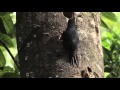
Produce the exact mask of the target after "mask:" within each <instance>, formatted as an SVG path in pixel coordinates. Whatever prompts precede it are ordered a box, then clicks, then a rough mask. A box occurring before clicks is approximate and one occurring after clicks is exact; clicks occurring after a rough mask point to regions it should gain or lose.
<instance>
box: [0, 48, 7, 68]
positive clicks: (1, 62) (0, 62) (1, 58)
mask: <svg viewBox="0 0 120 90" xmlns="http://www.w3.org/2000/svg"><path fill="white" fill-rule="evenodd" d="M5 64H6V60H5V57H4V55H3V53H2V50H0V68H2V67H4V66H5Z"/></svg>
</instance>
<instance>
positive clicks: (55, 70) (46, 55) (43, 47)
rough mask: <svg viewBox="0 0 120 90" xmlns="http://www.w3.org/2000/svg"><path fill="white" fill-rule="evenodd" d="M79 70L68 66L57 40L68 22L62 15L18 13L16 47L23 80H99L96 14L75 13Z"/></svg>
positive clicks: (98, 21)
mask: <svg viewBox="0 0 120 90" xmlns="http://www.w3.org/2000/svg"><path fill="white" fill-rule="evenodd" d="M75 17H76V18H77V19H76V26H77V32H78V33H79V40H80V44H79V48H78V51H77V56H78V59H79V67H76V66H74V67H73V66H72V65H70V64H69V62H68V61H69V60H68V53H67V52H66V51H65V50H64V48H63V46H62V43H61V42H62V41H61V40H60V37H61V34H62V32H63V31H64V30H65V29H66V26H67V21H66V17H65V16H64V15H63V13H62V12H17V30H16V35H17V44H18V52H19V63H20V74H21V77H22V78H25V77H27V78H33V77H35V78H38V77H40V78H95V77H97V78H102V77H103V75H104V74H103V73H104V66H103V59H102V47H101V37H100V28H99V26H100V13H99V12H75Z"/></svg>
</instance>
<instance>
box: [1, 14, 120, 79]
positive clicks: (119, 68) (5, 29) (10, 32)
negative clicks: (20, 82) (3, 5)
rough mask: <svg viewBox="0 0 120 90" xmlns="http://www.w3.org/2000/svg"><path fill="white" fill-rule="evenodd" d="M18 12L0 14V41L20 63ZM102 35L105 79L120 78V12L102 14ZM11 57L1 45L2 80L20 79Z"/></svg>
mask: <svg viewBox="0 0 120 90" xmlns="http://www.w3.org/2000/svg"><path fill="white" fill-rule="evenodd" d="M15 25H16V12H0V40H1V41H2V42H4V43H5V44H6V46H7V47H8V48H9V50H10V51H11V53H12V55H13V56H14V57H15V59H16V60H17V62H19V61H18V56H17V53H18V52H17V44H16V36H15V31H16V30H15V29H16V28H15ZM100 29H101V35H102V47H103V56H104V57H103V59H104V71H105V72H104V76H105V78H120V55H119V54H120V12H101V27H100ZM19 77H20V73H19V69H18V68H17V66H16V65H15V64H14V62H13V60H12V58H11V56H10V55H9V53H8V52H7V50H6V49H5V48H4V46H3V45H2V44H1V43H0V78H19Z"/></svg>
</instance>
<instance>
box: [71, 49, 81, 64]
mask: <svg viewBox="0 0 120 90" xmlns="http://www.w3.org/2000/svg"><path fill="white" fill-rule="evenodd" d="M69 62H70V64H72V65H77V66H79V61H78V57H77V53H76V51H75V52H71V53H69Z"/></svg>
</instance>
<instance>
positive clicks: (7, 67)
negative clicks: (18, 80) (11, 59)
mask: <svg viewBox="0 0 120 90" xmlns="http://www.w3.org/2000/svg"><path fill="white" fill-rule="evenodd" d="M3 71H4V72H12V73H14V69H13V68H11V67H10V66H5V67H4V69H3Z"/></svg>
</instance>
